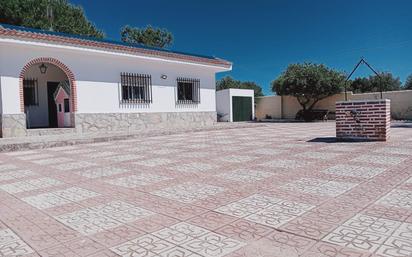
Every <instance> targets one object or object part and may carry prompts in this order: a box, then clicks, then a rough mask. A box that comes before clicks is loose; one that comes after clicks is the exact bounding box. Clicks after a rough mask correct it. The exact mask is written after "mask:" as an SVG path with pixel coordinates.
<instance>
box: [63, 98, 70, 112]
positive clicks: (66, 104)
mask: <svg viewBox="0 0 412 257" xmlns="http://www.w3.org/2000/svg"><path fill="white" fill-rule="evenodd" d="M64 112H70V101H69V99H68V98H66V99H64Z"/></svg>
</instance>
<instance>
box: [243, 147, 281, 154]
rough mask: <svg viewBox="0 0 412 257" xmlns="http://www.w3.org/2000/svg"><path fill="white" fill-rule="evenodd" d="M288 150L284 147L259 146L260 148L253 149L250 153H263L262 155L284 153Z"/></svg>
mask: <svg viewBox="0 0 412 257" xmlns="http://www.w3.org/2000/svg"><path fill="white" fill-rule="evenodd" d="M286 152H288V151H287V150H284V149H276V148H258V149H253V150H252V151H250V152H249V153H254V154H261V155H278V154H283V153H286Z"/></svg>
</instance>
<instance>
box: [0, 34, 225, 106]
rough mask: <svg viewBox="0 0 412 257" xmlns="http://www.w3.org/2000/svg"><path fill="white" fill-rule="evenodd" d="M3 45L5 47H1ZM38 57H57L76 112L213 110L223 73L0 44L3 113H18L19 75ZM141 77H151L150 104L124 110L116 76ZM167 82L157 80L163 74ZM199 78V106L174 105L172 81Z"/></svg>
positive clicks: (105, 54)
mask: <svg viewBox="0 0 412 257" xmlns="http://www.w3.org/2000/svg"><path fill="white" fill-rule="evenodd" d="M5 41H7V42H5ZM39 57H52V58H56V59H58V60H59V61H61V62H62V63H64V64H65V65H66V66H67V67H69V68H70V69H71V71H72V72H73V73H74V75H75V77H76V81H77V99H78V100H77V104H78V111H77V112H78V113H117V112H124V113H127V112H194V111H216V102H215V73H216V72H219V71H224V69H223V68H220V67H215V66H208V65H197V64H187V63H183V62H176V61H173V62H172V61H162V60H155V59H142V58H140V57H136V56H132V55H126V54H125V55H123V56H119V55H115V54H113V53H110V52H103V51H91V50H84V49H80V50H79V49H77V48H76V49H71V48H70V47H58V48H57V47H55V46H50V45H48V46H47V47H46V46H45V45H31V43H30V45H26V44H21V42H20V41H18V42H17V41H16V42H15V41H13V42H10V40H1V39H0V76H1V77H0V79H1V80H0V82H1V83H0V84H1V95H2V109H3V113H6V114H16V113H21V112H20V102H19V79H18V78H19V75H20V72H21V70H22V68H23V67H24V65H26V63H28V62H29V61H30V60H33V59H35V58H39ZM121 72H130V73H140V74H150V75H151V76H152V85H153V86H152V92H153V103H152V104H150V105H148V106H143V105H128V106H122V105H120V103H119V99H120V96H119V94H120V90H119V87H120V73H121ZM162 74H165V75H167V79H165V80H163V79H161V75H162ZM177 77H188V78H197V79H200V86H201V91H200V97H201V102H200V104H197V105H190V106H189V105H186V106H179V105H176V100H175V94H176V93H175V90H176V78H177Z"/></svg>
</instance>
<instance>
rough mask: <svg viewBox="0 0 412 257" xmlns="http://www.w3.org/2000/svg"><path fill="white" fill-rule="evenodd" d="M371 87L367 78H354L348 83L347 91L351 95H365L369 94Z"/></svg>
mask: <svg viewBox="0 0 412 257" xmlns="http://www.w3.org/2000/svg"><path fill="white" fill-rule="evenodd" d="M371 88H372V86H371V82H370V80H369V79H368V78H356V79H354V80H353V81H351V82H350V85H349V87H348V91H352V92H353V93H357V94H358V93H365V92H371V91H370V90H371Z"/></svg>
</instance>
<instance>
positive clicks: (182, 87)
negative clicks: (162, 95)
mask: <svg viewBox="0 0 412 257" xmlns="http://www.w3.org/2000/svg"><path fill="white" fill-rule="evenodd" d="M177 103H181V104H186V103H200V80H199V79H189V78H178V79H177Z"/></svg>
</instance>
